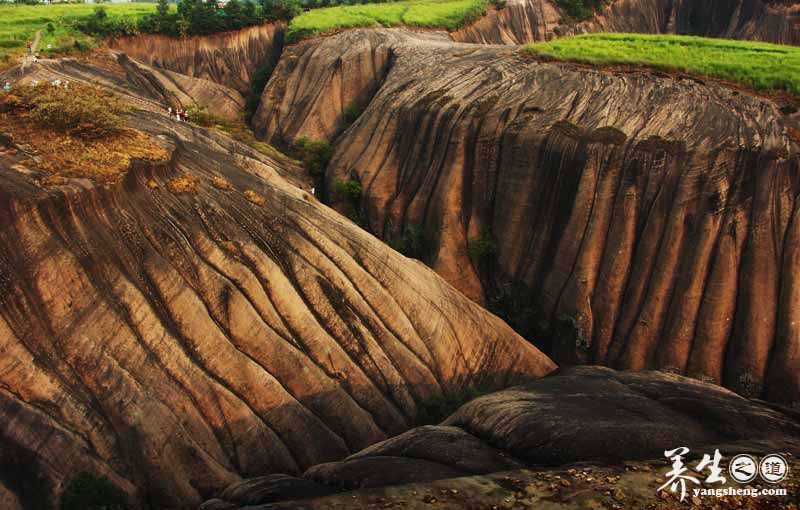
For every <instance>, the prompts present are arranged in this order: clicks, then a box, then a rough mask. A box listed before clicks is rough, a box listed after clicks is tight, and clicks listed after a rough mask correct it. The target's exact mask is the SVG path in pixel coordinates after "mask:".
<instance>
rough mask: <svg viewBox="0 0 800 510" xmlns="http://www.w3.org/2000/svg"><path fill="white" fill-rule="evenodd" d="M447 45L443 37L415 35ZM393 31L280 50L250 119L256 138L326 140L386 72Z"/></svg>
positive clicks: (398, 38)
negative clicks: (282, 51)
mask: <svg viewBox="0 0 800 510" xmlns="http://www.w3.org/2000/svg"><path fill="white" fill-rule="evenodd" d="M419 37H420V38H426V39H438V40H440V41H441V42H442V44H444V45H446V44H448V41H449V39H447V38H446V36H444V35H443V34H430V35H420V36H419ZM403 40H404V36H403V35H401V34H399V33H397V32H394V31H378V30H350V31H346V32H343V33H341V34H339V35H337V36H336V37H325V38H317V39H311V40H307V41H302V42H300V43H298V44H295V45H292V46H289V47H287V48H286V50H285V52H284V54H283V56H282V58H281V60H280V61H279V62H278V66H277V67H276V69H275V71H274V72H273V73H272V77H271V78H270V81H269V83H268V84H267V86H266V88H265V89H264V92H263V94H262V96H261V104H260V106H259V108H258V111H257V112H256V114H255V116H254V117H253V121H252V124H253V129H254V131H255V132H256V134H257V135H259V136H261V137H263V138H265V139H266V140H267V141H271V142H282V143H292V142H294V141H296V140H297V139H298V138H300V137H302V136H306V137H308V138H312V139H330V138H333V137H334V136H336V135H337V134H338V133H340V132H341V131H342V130H343V129H344V128H346V127H347V126H346V125H345V112H346V110H347V109H348V108H354V109H355V111H359V112H360V111H361V110H363V109H364V108H365V107H366V106H367V105H368V104H369V102H370V100H371V99H372V95H373V94H374V93H375V92H376V91H377V90H378V88H379V87H380V85H381V83H382V82H383V78H384V76H385V74H386V72H387V70H388V69H389V66H390V63H391V60H392V50H391V48H392V47H393V46H394V45H397V44H399V43H401V42H402V41H403Z"/></svg>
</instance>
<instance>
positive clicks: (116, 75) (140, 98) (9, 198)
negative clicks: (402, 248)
mask: <svg viewBox="0 0 800 510" xmlns="http://www.w3.org/2000/svg"><path fill="white" fill-rule="evenodd" d="M39 67H40V69H39V70H37V73H39V74H38V75H37V76H41V77H42V78H45V77H49V76H61V77H64V76H69V78H70V80H71V82H72V83H75V82H77V81H87V82H91V83H103V84H106V85H107V86H108V87H109V88H112V89H114V90H116V91H117V92H118V93H120V94H123V95H124V96H125V97H126V98H127V99H128V100H129V101H131V102H132V104H133V105H134V106H135V107H136V111H135V112H133V113H132V114H131V116H130V118H129V122H130V124H131V125H132V126H135V127H136V128H137V129H139V130H142V131H144V132H145V133H147V134H148V135H149V136H150V137H151V138H152V140H153V141H154V142H155V143H158V144H161V145H162V146H163V147H164V148H165V149H166V150H167V151H168V153H169V157H168V158H167V159H166V160H165V161H163V162H161V163H151V162H134V164H133V165H132V166H131V168H130V169H129V170H128V172H127V173H125V174H124V175H122V176H121V177H120V180H119V181H118V182H116V183H115V184H106V185H102V186H100V185H96V184H94V183H93V182H92V181H91V180H89V179H87V178H83V177H80V176H72V177H61V178H60V179H57V180H53V179H49V178H48V177H49V176H48V175H47V173H45V172H43V171H41V170H40V169H39V167H38V164H37V161H36V158H37V157H36V156H35V155H31V154H28V153H27V152H26V149H25V148H24V142H25V141H24V140H17V141H11V142H9V141H8V140H7V139H5V138H4V141H3V145H2V146H1V147H2V150H0V225H2V229H0V353H2V355H1V356H0V421H2V423H3V425H2V427H0V501H4V502H9V501H10V502H12V503H9V504H14V505H16V503H14V501H17V502H25V504H32V503H28V502H36V501H44V502H47V501H49V500H52V499H55V498H56V496H57V495H58V494H59V492H60V491H61V490H62V488H63V484H64V482H66V481H68V480H69V479H71V478H72V477H73V476H74V475H75V474H76V473H78V472H80V471H90V472H93V473H96V474H98V475H104V476H107V477H108V478H109V479H110V480H111V481H112V482H113V483H114V484H116V485H117V486H119V487H120V488H122V489H123V490H124V491H125V492H127V493H129V494H130V495H131V496H132V498H133V502H134V507H136V505H135V503H136V502H143V501H147V502H148V504H149V505H151V507H155V508H186V507H187V506H190V505H196V504H198V503H199V502H200V501H202V500H203V499H204V498H205V497H208V496H210V495H211V494H213V493H215V492H217V491H219V490H221V489H222V488H223V487H225V486H226V485H228V484H230V483H232V482H235V481H236V480H238V479H239V478H240V477H241V476H256V475H259V474H267V473H271V472H285V473H300V472H302V470H304V469H306V468H307V467H309V466H311V465H313V464H317V463H319V462H322V461H329V460H335V459H339V458H343V457H344V456H346V455H348V454H349V453H352V452H354V451H357V450H358V449H361V448H363V447H365V446H367V445H369V444H371V443H374V442H376V441H379V440H382V439H385V438H386V437H388V436H390V435H394V434H397V433H399V432H401V431H403V430H405V429H407V428H408V427H410V426H411V425H413V424H414V423H415V420H416V413H417V407H418V406H419V405H420V403H422V402H424V401H426V399H428V398H431V397H433V396H436V395H441V394H442V393H446V392H452V391H458V390H459V389H460V388H463V387H464V386H469V385H470V384H473V383H475V384H478V383H480V384H481V385H488V386H490V387H505V386H507V385H508V384H511V383H513V382H515V381H519V380H521V379H524V378H528V377H535V376H537V375H543V374H545V373H547V372H549V371H550V370H551V369H552V368H553V367H554V365H553V364H552V362H551V361H550V360H549V359H547V357H545V356H544V355H542V354H541V353H540V352H539V351H537V350H536V349H535V348H533V347H532V346H530V345H529V344H528V343H527V342H525V341H524V340H523V339H522V338H521V337H519V336H518V335H517V334H515V333H514V332H513V331H512V330H511V329H510V328H509V327H508V326H506V325H505V324H504V323H503V322H502V321H501V320H500V319H498V318H497V317H494V316H492V315H490V314H488V313H487V312H485V311H484V310H482V309H481V308H480V307H479V306H477V305H475V304H474V303H471V302H470V301H469V300H467V299H466V298H464V297H463V296H462V295H461V294H459V293H458V292H457V291H456V290H455V289H454V288H452V287H451V286H450V285H448V284H447V283H446V282H444V281H443V280H442V279H441V278H439V277H438V276H436V275H435V274H434V273H433V272H432V271H431V270H429V269H428V268H426V267H425V266H423V265H422V264H419V263H417V262H414V261H411V260H409V259H405V258H404V257H402V256H400V255H399V254H397V253H395V252H393V251H392V250H390V249H388V248H387V247H386V246H384V245H383V244H382V243H381V242H380V241H378V240H377V239H375V238H373V237H372V236H370V235H368V234H367V233H365V232H363V231H361V230H360V229H358V228H357V227H355V226H354V225H352V224H351V223H350V222H348V221H347V220H345V219H344V218H342V217H340V216H339V215H338V214H336V213H335V212H334V211H332V210H330V209H329V208H327V207H324V206H321V205H320V204H319V203H317V202H316V201H315V200H314V198H313V197H311V196H310V195H309V194H307V193H306V192H304V191H303V190H302V189H301V188H298V187H296V186H294V185H292V184H290V183H289V182H288V180H287V179H285V178H284V177H283V176H287V177H288V178H290V179H292V178H293V177H292V176H293V175H294V171H295V170H294V169H292V168H287V167H286V166H285V163H284V162H281V161H279V160H275V159H273V158H270V157H267V156H265V155H263V154H261V153H259V152H256V151H255V150H253V149H252V148H250V147H248V146H246V145H243V144H241V143H238V142H236V141H234V140H232V139H230V138H228V137H227V136H224V135H222V134H220V133H218V132H216V131H211V130H205V129H201V128H197V127H194V126H191V125H189V124H186V123H177V122H175V121H174V120H171V119H169V118H168V117H167V116H166V115H164V114H163V113H159V112H162V111H163V110H162V108H161V106H160V104H159V95H158V93H157V90H158V89H157V88H156V89H153V90H152V92H153V95H152V96H149V95H148V94H149V91H150V89H148V88H147V87H145V86H143V85H142V83H148V82H149V78H148V75H147V74H146V73H145V74H142V73H143V72H144V71H143V70H142V68H138V67H127V64H126V61H125V59H122V60H121V61H120V60H117V59H116V58H110V59H108V60H104V61H102V62H101V63H100V64H99V65H98V67H93V66H92V65H90V64H87V63H81V64H79V63H75V62H69V61H67V62H48V61H43V62H42V63H41V64H40V65H39ZM48 73H50V74H48ZM137 92H138V93H140V94H143V95H136V94H137ZM48 183H49V184H48ZM304 186H305V184H304ZM12 508H13V507H12Z"/></svg>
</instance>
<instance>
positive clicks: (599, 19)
mask: <svg viewBox="0 0 800 510" xmlns="http://www.w3.org/2000/svg"><path fill="white" fill-rule="evenodd" d="M579 29H581V30H583V29H585V30H589V31H605V32H642V33H650V34H691V35H702V36H710V37H725V38H729V39H750V40H756V41H768V42H775V43H782V44H800V4H799V3H798V2H796V1H783V2H781V1H776V2H768V1H764V0H616V1H614V2H613V3H611V4H610V5H609V6H608V7H607V8H605V9H604V10H603V11H602V12H601V13H599V14H598V15H597V16H596V18H595V19H594V20H593V21H591V22H589V23H585V24H582V25H581V26H580V28H579Z"/></svg>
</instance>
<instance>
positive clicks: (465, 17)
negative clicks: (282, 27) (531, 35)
mask: <svg viewBox="0 0 800 510" xmlns="http://www.w3.org/2000/svg"><path fill="white" fill-rule="evenodd" d="M488 6H489V2H488V0H439V1H437V0H408V1H400V2H387V3H374V4H358V5H339V6H336V7H326V8H321V9H313V10H310V11H306V12H304V13H302V14H300V15H299V16H297V17H296V18H294V19H293V20H292V21H291V23H290V24H289V33H288V37H289V39H290V40H296V39H298V38H301V37H306V36H310V35H314V34H320V33H325V32H330V31H334V30H339V29H343V28H351V27H376V26H386V27H388V26H400V25H408V26H418V27H428V28H446V29H448V30H454V29H457V28H458V27H461V26H463V25H464V24H466V23H468V22H470V21H472V20H474V19H477V18H479V17H480V16H482V15H483V14H484V13H485V12H486V9H487V7H488Z"/></svg>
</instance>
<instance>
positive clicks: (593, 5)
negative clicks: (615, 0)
mask: <svg viewBox="0 0 800 510" xmlns="http://www.w3.org/2000/svg"><path fill="white" fill-rule="evenodd" d="M555 2H556V5H558V6H559V7H560V8H561V10H563V11H564V12H565V13H566V15H567V16H569V17H571V18H572V19H574V20H578V21H584V20H588V19H590V18H591V17H592V16H594V13H595V12H597V11H599V10H600V9H601V8H603V7H604V6H605V5H606V4H607V3H609V0H555Z"/></svg>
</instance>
